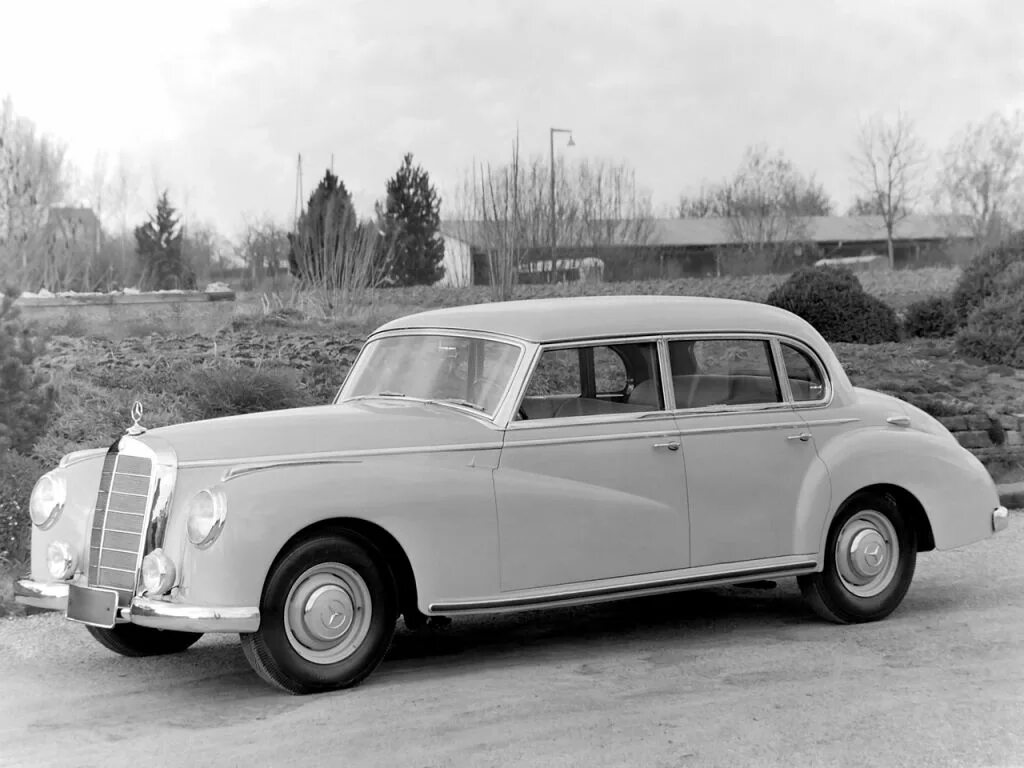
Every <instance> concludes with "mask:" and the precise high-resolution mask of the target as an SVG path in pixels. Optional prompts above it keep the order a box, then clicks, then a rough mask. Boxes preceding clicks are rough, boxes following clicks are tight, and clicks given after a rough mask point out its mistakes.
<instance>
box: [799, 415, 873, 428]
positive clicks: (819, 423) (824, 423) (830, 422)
mask: <svg viewBox="0 0 1024 768" xmlns="http://www.w3.org/2000/svg"><path fill="white" fill-rule="evenodd" d="M858 421H860V419H859V418H857V417H856V416H847V417H845V418H841V419H804V423H805V424H806V425H807V426H808V427H829V426H834V425H837V424H853V423H854V422H858Z"/></svg>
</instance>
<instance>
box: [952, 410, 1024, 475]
mask: <svg viewBox="0 0 1024 768" xmlns="http://www.w3.org/2000/svg"><path fill="white" fill-rule="evenodd" d="M939 421H941V422H942V424H943V426H945V427H946V429H948V430H949V431H950V432H952V433H953V436H954V437H955V438H956V439H957V441H958V442H959V443H960V445H962V446H963V447H964V448H967V449H969V450H970V451H971V453H973V454H974V455H976V456H977V457H978V458H980V459H981V460H982V461H983V462H985V463H989V462H993V461H1000V460H1001V461H1005V460H1018V461H1020V460H1024V413H1003V414H999V413H989V414H969V415H966V416H943V417H941V418H940V419H939Z"/></svg>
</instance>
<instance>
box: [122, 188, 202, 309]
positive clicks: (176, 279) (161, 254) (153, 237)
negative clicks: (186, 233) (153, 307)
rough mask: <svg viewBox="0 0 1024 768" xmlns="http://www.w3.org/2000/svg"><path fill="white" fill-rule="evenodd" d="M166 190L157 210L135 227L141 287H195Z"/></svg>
mask: <svg viewBox="0 0 1024 768" xmlns="http://www.w3.org/2000/svg"><path fill="white" fill-rule="evenodd" d="M178 224H179V220H178V218H177V217H176V216H175V210H174V207H173V206H172V205H171V203H170V201H169V200H168V199H167V192H166V191H165V192H164V193H163V194H161V195H160V197H159V198H158V199H157V201H156V214H155V215H153V214H150V216H149V221H147V222H146V223H145V224H143V225H142V226H139V227H136V228H135V252H136V254H138V257H139V263H140V267H141V272H142V276H141V277H140V279H139V287H140V288H142V289H143V290H147V291H153V290H157V291H159V290H168V289H188V288H195V285H196V278H195V274H194V273H193V272H192V268H191V267H190V266H189V264H188V263H187V262H186V261H185V259H184V257H183V255H182V251H181V228H180V227H179V226H178Z"/></svg>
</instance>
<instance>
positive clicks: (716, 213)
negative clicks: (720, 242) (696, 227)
mask: <svg viewBox="0 0 1024 768" xmlns="http://www.w3.org/2000/svg"><path fill="white" fill-rule="evenodd" d="M831 212H832V201H831V200H830V199H829V197H828V195H827V194H826V193H825V190H824V188H823V187H822V186H821V185H820V184H818V183H817V182H816V181H815V179H814V177H813V176H809V177H807V176H804V175H803V174H802V173H800V171H799V170H797V168H796V166H795V165H794V164H793V163H792V162H791V161H790V160H789V159H788V158H787V157H786V156H785V155H784V154H783V153H782V152H781V151H772V150H770V149H769V148H768V147H767V146H765V145H763V144H758V145H754V146H751V147H748V148H747V150H746V151H745V152H744V154H743V159H742V161H741V162H740V166H739V168H737V170H736V172H735V173H734V174H733V175H732V176H731V177H730V178H728V179H726V180H724V181H723V182H721V183H720V184H717V185H710V186H703V187H701V189H700V191H699V192H698V193H697V194H696V195H694V196H692V197H687V196H683V197H681V198H680V202H679V209H678V213H679V216H680V218H721V219H724V222H725V226H726V228H727V230H728V232H729V238H730V240H731V241H732V243H733V246H732V248H730V249H719V251H718V252H716V257H715V271H716V273H717V274H718V275H719V276H720V275H721V274H722V269H723V261H725V260H732V259H738V260H739V261H741V262H743V263H744V265H746V266H747V267H749V266H750V265H751V264H752V263H753V262H755V261H758V260H760V261H761V262H763V263H760V264H758V266H759V267H760V268H767V269H771V268H773V267H775V266H776V265H777V263H778V262H779V261H780V259H781V258H782V257H783V256H785V255H786V254H787V253H788V252H789V251H790V249H791V247H792V246H793V245H794V244H797V243H801V242H803V241H805V240H806V239H807V235H808V232H807V228H808V217H810V216H827V215H829V214H830V213H831Z"/></svg>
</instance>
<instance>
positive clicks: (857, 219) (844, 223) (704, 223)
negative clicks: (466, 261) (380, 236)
mask: <svg viewBox="0 0 1024 768" xmlns="http://www.w3.org/2000/svg"><path fill="white" fill-rule="evenodd" d="M803 221H804V223H805V226H806V232H807V236H806V239H807V240H808V241H810V242H815V243H839V242H842V243H875V242H884V241H885V239H886V238H885V222H884V221H883V219H882V217H881V216H807V217H804V219H803ZM651 223H652V229H653V232H652V236H651V238H650V239H649V241H648V242H647V243H645V244H646V245H649V246H670V247H671V246H675V247H691V248H699V247H713V246H724V245H730V244H732V243H734V242H735V237H734V236H733V231H732V228H731V227H730V223H729V219H727V218H712V217H708V218H702V219H654V220H653V221H652V222H651ZM482 229H483V222H479V221H446V222H443V223H442V224H441V231H442V233H443V234H444V235H446V236H448V237H451V238H454V239H456V240H462V241H464V242H468V243H470V244H473V245H478V246H482V245H483V244H484V242H485V239H484V238H483V237H482V236H481V231H482ZM893 236H894V238H895V239H896V240H945V239H948V238H961V239H962V238H969V237H971V230H970V227H969V226H968V222H967V221H966V220H964V219H963V218H960V217H955V216H933V215H924V214H915V215H912V216H907V217H906V218H903V219H900V220H899V221H898V222H896V226H895V227H894V229H893Z"/></svg>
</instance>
